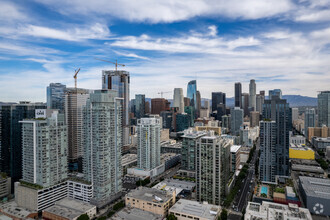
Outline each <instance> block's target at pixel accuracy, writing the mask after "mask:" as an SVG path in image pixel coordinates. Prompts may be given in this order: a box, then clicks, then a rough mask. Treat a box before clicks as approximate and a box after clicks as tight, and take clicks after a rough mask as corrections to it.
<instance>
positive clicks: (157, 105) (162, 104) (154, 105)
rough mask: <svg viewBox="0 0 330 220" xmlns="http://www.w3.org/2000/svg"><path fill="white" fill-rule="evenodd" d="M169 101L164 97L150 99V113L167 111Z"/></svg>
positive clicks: (156, 113) (155, 113)
mask: <svg viewBox="0 0 330 220" xmlns="http://www.w3.org/2000/svg"><path fill="white" fill-rule="evenodd" d="M170 105H171V103H170V102H169V101H167V100H166V99H164V98H155V99H151V114H153V115H159V114H160V113H161V112H162V111H169V110H170Z"/></svg>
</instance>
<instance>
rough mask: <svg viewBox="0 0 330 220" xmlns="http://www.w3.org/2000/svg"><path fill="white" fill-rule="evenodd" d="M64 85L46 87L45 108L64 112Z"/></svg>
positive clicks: (53, 84) (54, 84)
mask: <svg viewBox="0 0 330 220" xmlns="http://www.w3.org/2000/svg"><path fill="white" fill-rule="evenodd" d="M65 90H66V85H63V84H61V83H50V84H49V86H47V108H48V109H58V110H59V111H60V112H64V108H65V107H64V103H65V99H64V97H65Z"/></svg>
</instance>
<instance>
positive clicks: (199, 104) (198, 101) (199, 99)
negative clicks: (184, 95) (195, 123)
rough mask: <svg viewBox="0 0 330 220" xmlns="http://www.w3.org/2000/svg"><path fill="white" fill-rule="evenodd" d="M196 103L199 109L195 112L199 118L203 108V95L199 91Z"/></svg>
mask: <svg viewBox="0 0 330 220" xmlns="http://www.w3.org/2000/svg"><path fill="white" fill-rule="evenodd" d="M196 103H197V108H196V110H195V117H196V118H199V116H200V110H201V107H202V100H201V93H200V92H199V91H197V92H196Z"/></svg>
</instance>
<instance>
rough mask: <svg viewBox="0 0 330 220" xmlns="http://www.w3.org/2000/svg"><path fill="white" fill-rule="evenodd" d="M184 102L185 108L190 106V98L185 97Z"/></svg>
mask: <svg viewBox="0 0 330 220" xmlns="http://www.w3.org/2000/svg"><path fill="white" fill-rule="evenodd" d="M183 102H184V107H186V106H190V99H189V98H188V97H184V98H183Z"/></svg>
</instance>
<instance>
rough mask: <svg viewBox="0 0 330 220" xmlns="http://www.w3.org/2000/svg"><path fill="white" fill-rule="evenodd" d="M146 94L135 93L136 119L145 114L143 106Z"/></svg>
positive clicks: (144, 105)
mask: <svg viewBox="0 0 330 220" xmlns="http://www.w3.org/2000/svg"><path fill="white" fill-rule="evenodd" d="M145 100H146V96H145V95H142V94H136V95H135V117H136V118H137V119H140V118H143V117H144V115H145V107H146V103H145Z"/></svg>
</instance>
